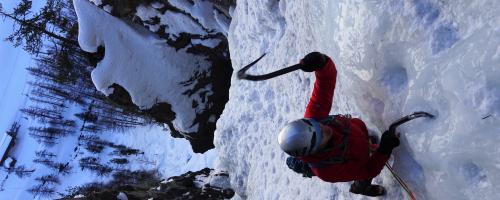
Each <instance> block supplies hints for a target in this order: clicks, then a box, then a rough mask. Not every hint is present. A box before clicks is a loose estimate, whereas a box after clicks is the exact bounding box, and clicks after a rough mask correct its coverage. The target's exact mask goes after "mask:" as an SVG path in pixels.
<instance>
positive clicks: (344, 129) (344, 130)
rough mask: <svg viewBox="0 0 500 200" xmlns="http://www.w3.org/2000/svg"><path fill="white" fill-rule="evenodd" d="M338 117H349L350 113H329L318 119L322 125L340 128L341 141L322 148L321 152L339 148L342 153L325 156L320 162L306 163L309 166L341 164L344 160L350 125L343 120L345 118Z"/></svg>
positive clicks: (319, 166)
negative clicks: (325, 116)
mask: <svg viewBox="0 0 500 200" xmlns="http://www.w3.org/2000/svg"><path fill="white" fill-rule="evenodd" d="M338 117H342V118H345V119H350V118H351V115H330V116H328V117H327V118H325V119H322V120H320V122H321V123H322V124H324V125H333V127H336V128H338V129H339V130H340V132H341V134H342V141H341V142H340V144H338V145H336V146H333V147H330V148H327V149H323V150H322V151H321V152H328V151H331V150H334V149H341V150H342V155H340V156H331V157H329V158H326V159H324V160H321V161H320V162H315V163H308V164H309V166H310V167H315V168H321V167H325V166H327V165H334V164H341V163H345V162H346V159H345V157H346V154H347V146H348V144H349V133H350V132H351V126H350V123H349V122H347V123H346V122H345V121H346V120H342V121H344V122H342V121H341V120H339V119H338Z"/></svg>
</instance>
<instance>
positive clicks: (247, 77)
mask: <svg viewBox="0 0 500 200" xmlns="http://www.w3.org/2000/svg"><path fill="white" fill-rule="evenodd" d="M266 54H267V53H264V54H262V56H260V57H259V58H257V60H255V61H253V62H252V63H250V64H248V65H247V66H245V67H243V68H241V69H240V70H238V79H244V80H249V81H262V80H267V79H270V78H274V77H276V76H281V75H283V74H286V73H289V72H293V71H295V70H297V69H300V68H301V67H302V65H301V64H295V65H292V66H289V67H285V68H283V69H280V70H277V71H274V72H271V73H268V74H262V75H251V74H247V73H246V71H247V70H248V69H250V67H252V66H254V65H255V63H257V62H259V60H260V59H262V58H263V57H264V56H265V55H266Z"/></svg>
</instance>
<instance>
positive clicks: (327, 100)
mask: <svg viewBox="0 0 500 200" xmlns="http://www.w3.org/2000/svg"><path fill="white" fill-rule="evenodd" d="M315 75H316V82H315V83H314V90H313V93H312V95H311V99H310V100H309V103H308V104H307V108H306V112H305V114H304V117H305V118H313V119H316V120H321V119H324V118H326V117H328V114H329V112H330V109H331V107H332V101H333V92H334V90H335V84H336V81H337V69H336V68H335V64H334V63H333V61H332V60H331V59H330V58H329V59H328V63H327V64H326V65H325V66H324V67H323V68H322V69H321V70H317V71H316V72H315ZM340 120H341V121H344V122H346V123H350V133H349V139H348V146H347V148H348V149H347V153H346V156H345V159H346V162H345V163H341V164H332V165H326V166H321V167H314V166H313V167H311V169H312V172H313V173H314V175H316V176H318V177H319V178H320V179H321V180H324V181H328V182H344V181H353V180H362V179H370V178H373V177H375V176H377V175H378V174H379V173H380V171H382V168H383V167H384V164H385V162H387V160H388V159H389V156H390V155H385V154H382V153H379V152H375V153H373V154H372V155H371V156H370V152H369V143H368V130H367V128H366V125H365V124H364V123H363V121H361V120H360V119H357V118H341V119H340ZM330 127H331V128H332V129H333V137H332V139H331V140H330V142H331V143H332V144H333V145H338V144H339V143H340V142H341V140H342V134H341V132H340V130H339V129H338V128H335V127H333V126H332V125H330ZM342 152H343V151H342V150H340V149H333V150H331V151H329V152H323V153H318V154H314V155H309V156H303V157H300V158H299V159H301V160H302V161H304V162H312V163H315V162H320V161H321V160H323V159H326V158H329V157H331V156H341V155H342Z"/></svg>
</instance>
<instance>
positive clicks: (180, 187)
mask: <svg viewBox="0 0 500 200" xmlns="http://www.w3.org/2000/svg"><path fill="white" fill-rule="evenodd" d="M131 177H133V176H131ZM133 178H136V177H133ZM141 178H142V180H139V181H133V182H135V183H131V184H123V182H124V181H125V182H126V181H130V179H123V178H121V180H119V181H118V180H114V181H112V182H111V183H110V184H108V185H98V184H92V185H88V186H84V187H81V188H80V189H78V190H75V191H73V192H72V194H70V196H69V197H66V198H63V199H80V200H84V199H103V200H104V199H119V198H122V199H125V198H126V199H128V200H134V199H151V198H152V199H169V200H171V199H229V198H232V197H233V196H234V191H233V190H232V189H230V188H229V187H228V186H229V175H228V174H227V173H215V172H214V171H213V170H211V169H209V168H205V169H202V170H200V171H198V172H188V173H185V174H182V175H180V176H174V177H170V178H169V179H167V180H163V181H155V180H151V178H149V179H148V180H145V179H144V176H141Z"/></svg>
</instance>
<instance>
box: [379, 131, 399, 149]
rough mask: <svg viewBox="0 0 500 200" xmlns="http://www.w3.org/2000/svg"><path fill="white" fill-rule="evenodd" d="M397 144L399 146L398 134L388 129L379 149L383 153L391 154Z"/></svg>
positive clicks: (383, 135)
mask: <svg viewBox="0 0 500 200" xmlns="http://www.w3.org/2000/svg"><path fill="white" fill-rule="evenodd" d="M397 146H399V136H398V135H396V133H394V132H391V131H388V130H387V131H385V132H384V133H383V134H382V138H381V139H380V145H379V147H378V149H377V151H378V152H380V153H383V154H391V153H392V149H394V148H396V147H397Z"/></svg>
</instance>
